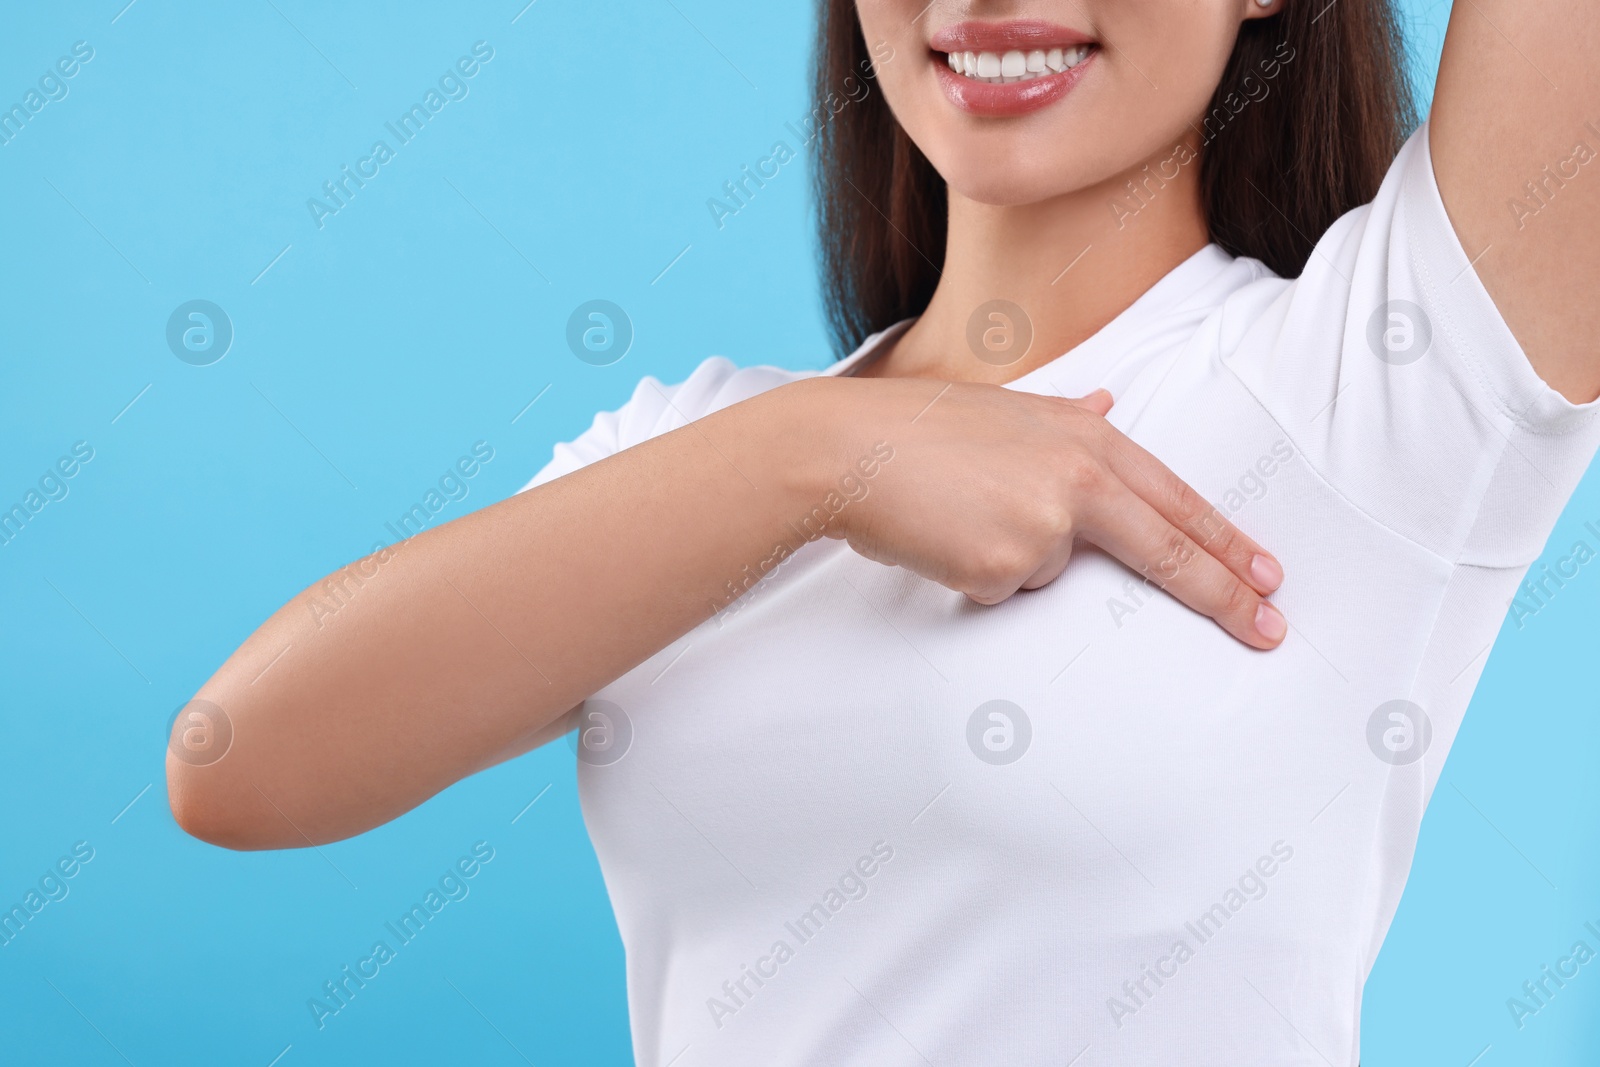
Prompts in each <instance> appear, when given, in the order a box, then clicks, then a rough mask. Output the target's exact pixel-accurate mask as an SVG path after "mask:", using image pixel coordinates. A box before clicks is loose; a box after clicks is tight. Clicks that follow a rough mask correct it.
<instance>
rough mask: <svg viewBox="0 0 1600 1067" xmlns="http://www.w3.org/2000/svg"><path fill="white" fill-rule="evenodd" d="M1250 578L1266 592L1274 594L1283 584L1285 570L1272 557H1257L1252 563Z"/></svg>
mask: <svg viewBox="0 0 1600 1067" xmlns="http://www.w3.org/2000/svg"><path fill="white" fill-rule="evenodd" d="M1250 577H1252V578H1254V579H1255V580H1256V585H1257V586H1259V587H1260V588H1261V589H1262V590H1263V591H1264V592H1268V593H1270V592H1272V591H1273V590H1274V589H1276V588H1278V586H1280V585H1282V584H1283V568H1282V567H1280V566H1278V561H1277V560H1275V559H1273V558H1272V557H1271V556H1257V557H1256V558H1255V559H1253V560H1251V561H1250Z"/></svg>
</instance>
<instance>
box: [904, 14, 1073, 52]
mask: <svg viewBox="0 0 1600 1067" xmlns="http://www.w3.org/2000/svg"><path fill="white" fill-rule="evenodd" d="M1093 43H1094V38H1092V37H1089V36H1088V35H1086V34H1082V33H1079V32H1078V31H1077V30H1073V29H1068V28H1067V27H1065V26H1058V25H1056V24H1055V23H1053V22H1042V21H1040V20H1038V19H1014V20H1012V21H1010V22H957V23H955V24H954V25H952V26H946V27H944V29H942V30H940V31H939V32H938V33H936V34H934V35H933V40H931V41H929V42H928V44H929V46H930V47H931V48H932V49H933V50H934V51H936V52H1009V51H1024V52H1026V51H1029V50H1032V49H1038V48H1071V47H1074V46H1075V45H1080V44H1093Z"/></svg>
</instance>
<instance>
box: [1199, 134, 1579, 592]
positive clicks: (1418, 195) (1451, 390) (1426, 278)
mask: <svg viewBox="0 0 1600 1067" xmlns="http://www.w3.org/2000/svg"><path fill="white" fill-rule="evenodd" d="M1493 254H1494V250H1493V248H1492V247H1491V248H1489V249H1473V250H1472V255H1469V254H1468V251H1467V250H1466V249H1463V248H1462V246H1461V242H1460V240H1459V239H1458V238H1457V236H1456V232H1455V229H1454V227H1453V226H1452V225H1451V223H1450V219H1449V216H1448V214H1447V213H1446V211H1445V207H1444V203H1443V200H1442V199H1441V198H1440V195H1439V188H1438V185H1437V183H1436V181H1435V178H1434V172H1433V162H1432V158H1431V155H1430V152H1429V147H1428V127H1427V126H1426V125H1424V126H1423V127H1421V128H1420V129H1419V130H1418V131H1417V132H1416V133H1415V134H1414V135H1413V136H1412V137H1411V139H1410V140H1409V141H1408V142H1407V143H1406V145H1405V147H1404V148H1403V149H1402V150H1401V152H1400V154H1399V155H1398V156H1397V157H1396V159H1395V161H1394V163H1393V165H1392V166H1391V167H1390V169H1389V172H1388V174H1387V176H1386V177H1385V179H1384V182H1383V185H1382V188H1381V189H1380V190H1379V192H1378V195H1377V197H1376V198H1375V199H1374V200H1373V202H1372V203H1371V204H1368V205H1366V206H1364V207H1361V208H1359V209H1357V210H1355V211H1352V212H1350V213H1349V214H1347V215H1345V216H1344V217H1342V218H1341V219H1339V220H1338V221H1337V222H1336V223H1335V224H1334V225H1333V226H1332V227H1330V228H1329V230H1328V232H1327V233H1326V234H1325V235H1324V236H1323V238H1322V239H1321V240H1320V241H1318V242H1317V245H1316V247H1315V250H1314V251H1313V252H1312V255H1311V258H1310V261H1309V262H1308V264H1307V266H1306V269H1305V271H1304V273H1303V274H1302V275H1301V276H1300V278H1298V279H1296V280H1295V281H1293V282H1289V283H1284V282H1282V281H1276V280H1271V279H1268V280H1266V281H1263V282H1261V283H1257V285H1256V286H1253V287H1249V288H1247V289H1246V290H1245V291H1242V292H1241V293H1239V294H1237V295H1236V296H1235V298H1234V299H1233V300H1231V301H1230V307H1228V308H1225V309H1224V315H1223V321H1222V324H1221V328H1222V331H1223V338H1222V342H1223V343H1222V349H1223V360H1224V362H1225V363H1226V364H1227V365H1228V366H1229V367H1230V368H1231V370H1232V371H1233V373H1234V374H1235V375H1236V376H1237V377H1238V378H1239V379H1240V381H1241V382H1243V384H1244V385H1245V387H1246V388H1248V389H1249V390H1250V391H1251V392H1252V393H1253V394H1254V395H1255V397H1256V399H1257V400H1258V401H1259V402H1260V403H1261V404H1262V405H1263V406H1264V407H1265V408H1266V409H1267V411H1268V412H1269V413H1270V414H1271V415H1272V417H1273V418H1274V420H1275V421H1276V422H1277V423H1278V424H1279V425H1280V426H1281V427H1282V428H1283V430H1284V431H1285V432H1286V433H1287V434H1289V435H1290V436H1291V437H1292V438H1293V439H1294V440H1295V442H1296V444H1297V445H1298V447H1299V449H1300V452H1301V454H1302V455H1303V456H1304V457H1305V458H1306V460H1307V461H1308V462H1309V463H1310V464H1311V466H1312V467H1313V468H1314V469H1316V470H1317V472H1318V473H1319V474H1320V475H1321V476H1322V478H1323V479H1324V480H1325V481H1327V482H1328V483H1329V484H1330V485H1331V486H1332V487H1333V488H1334V489H1335V490H1337V491H1338V492H1339V493H1340V494H1341V495H1343V496H1344V497H1345V498H1346V499H1347V500H1348V501H1350V502H1351V503H1352V504H1353V505H1355V506H1356V507H1358V508H1360V509H1361V510H1362V511H1364V512H1365V513H1366V514H1367V515H1369V516H1370V517H1371V518H1373V519H1374V520H1375V521H1377V522H1379V523H1382V524H1383V525H1384V526H1386V527H1388V528H1389V529H1391V530H1393V531H1394V532H1396V533H1399V534H1400V535H1402V536H1404V537H1407V538H1409V539H1411V540H1413V541H1415V542H1417V543H1418V544H1420V545H1422V546H1423V547H1425V548H1427V549H1429V550H1430V551H1432V552H1434V553H1437V554H1439V555H1441V556H1443V557H1444V558H1446V559H1447V560H1449V561H1450V562H1452V563H1457V564H1471V565H1479V566H1489V567H1521V566H1525V565H1526V564H1528V563H1530V562H1531V561H1533V560H1534V559H1535V558H1536V557H1537V556H1538V554H1539V552H1540V551H1541V550H1542V548H1543V545H1544V540H1545V538H1546V537H1547V536H1548V534H1549V532H1550V529H1551V528H1552V527H1553V526H1554V524H1555V521H1556V519H1557V517H1558V516H1559V514H1560V512H1561V508H1562V507H1563V506H1564V505H1565V503H1566V501H1567V499H1568V497H1569V496H1570V495H1571V493H1572V491H1573V489H1574V488H1575V487H1576V486H1577V483H1578V481H1579V479H1580V478H1581V477H1582V475H1583V472H1584V470H1585V469H1586V468H1587V466H1588V463H1589V460H1590V458H1591V457H1592V456H1593V455H1594V452H1595V448H1596V444H1597V443H1600V419H1597V417H1596V416H1597V414H1600V407H1597V405H1596V404H1594V403H1590V404H1573V403H1572V402H1570V401H1568V400H1567V399H1566V398H1564V397H1563V396H1562V395H1561V394H1559V393H1557V392H1556V391H1555V390H1553V389H1551V388H1550V387H1549V386H1548V385H1546V384H1545V383H1544V381H1543V380H1541V379H1540V378H1539V376H1538V374H1537V373H1536V372H1535V371H1534V369H1533V366H1532V365H1531V364H1530V363H1529V362H1528V359H1527V356H1526V355H1525V354H1524V353H1523V351H1522V348H1521V346H1520V345H1519V344H1518V343H1517V340H1516V338H1515V337H1514V336H1512V333H1511V331H1510V329H1509V328H1508V327H1507V326H1506V323H1505V321H1504V319H1503V318H1502V317H1501V315H1500V313H1499V311H1498V310H1497V309H1496V307H1495V305H1494V302H1493V301H1492V300H1491V299H1490V297H1489V294H1488V292H1487V291H1486V290H1485V289H1484V287H1483V284H1482V282H1481V281H1480V280H1479V278H1478V275H1477V272H1476V271H1475V270H1474V261H1475V259H1476V258H1480V257H1482V256H1484V255H1493ZM1273 286H1276V288H1273ZM1252 289H1253V290H1254V292H1252V291H1251V290H1252ZM1262 301H1265V302H1266V306H1265V307H1263V306H1262Z"/></svg>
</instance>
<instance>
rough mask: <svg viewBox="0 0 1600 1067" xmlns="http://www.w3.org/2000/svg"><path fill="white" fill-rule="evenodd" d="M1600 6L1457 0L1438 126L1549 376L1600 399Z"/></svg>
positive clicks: (1478, 241)
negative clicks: (1598, 58)
mask: <svg viewBox="0 0 1600 1067" xmlns="http://www.w3.org/2000/svg"><path fill="white" fill-rule="evenodd" d="M1597 57H1600V4H1596V3H1595V0H1546V2H1544V3H1527V2H1526V0H1455V5H1454V8H1453V10H1452V12H1451V15H1450V28H1449V32H1448V34H1447V35H1446V38H1445V45H1444V56H1443V59H1442V60H1441V62H1440V65H1439V79H1438V87H1437V90H1436V92H1435V95H1434V102H1433V112H1432V116H1431V119H1430V137H1431V147H1432V150H1433V160H1434V171H1435V173H1436V175H1437V178H1438V182H1439V190H1440V193H1441V194H1442V195H1443V198H1444V204H1445V208H1446V210H1447V211H1448V212H1449V214H1450V220H1451V222H1452V223H1453V224H1454V226H1455V229H1456V233H1457V235H1458V236H1459V237H1460V238H1461V243H1462V246H1463V247H1464V248H1465V249H1466V252H1467V255H1468V256H1469V257H1472V258H1473V259H1474V260H1475V263H1476V269H1477V272H1478V275H1479V277H1480V278H1482V280H1483V285H1484V288H1486V289H1487V290H1488V292H1489V295H1490V296H1491V297H1492V298H1493V299H1494V302H1495V305H1496V306H1497V307H1498V308H1499V310H1500V314H1501V315H1502V316H1503V317H1504V318H1505V321H1506V324H1507V325H1508V326H1509V327H1510V328H1511V332H1512V333H1513V334H1514V335H1515V336H1516V338H1517V340H1518V342H1520V343H1521V345H1522V348H1523V351H1525V352H1526V353H1527V355H1528V359H1529V361H1530V362H1532V364H1533V367H1534V369H1535V370H1536V371H1538V373H1539V376H1540V377H1541V378H1543V379H1544V380H1545V382H1546V383H1548V384H1549V385H1550V386H1551V387H1552V388H1554V389H1556V390H1557V391H1559V392H1560V393H1562V394H1563V395H1564V396H1565V397H1566V398H1567V399H1568V400H1571V401H1573V402H1575V403H1584V402H1587V401H1590V400H1593V399H1595V398H1596V397H1597V396H1600V63H1597V62H1596V59H1597Z"/></svg>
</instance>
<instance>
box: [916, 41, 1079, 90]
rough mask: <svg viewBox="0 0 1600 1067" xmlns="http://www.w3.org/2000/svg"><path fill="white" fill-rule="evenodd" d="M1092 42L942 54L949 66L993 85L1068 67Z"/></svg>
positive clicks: (1041, 75)
mask: <svg viewBox="0 0 1600 1067" xmlns="http://www.w3.org/2000/svg"><path fill="white" fill-rule="evenodd" d="M1092 49H1093V46H1092V45H1086V44H1080V45H1077V46H1075V47H1073V48H1052V49H1050V50H1049V51H1045V50H1043V49H1034V50H1033V51H1031V52H1022V51H1017V50H1012V51H1010V52H1005V53H1000V52H951V53H949V54H948V55H946V56H945V61H946V62H947V63H949V64H950V69H951V70H953V71H955V72H956V73H957V74H960V75H963V76H964V77H968V78H972V79H973V80H974V81H983V82H989V83H991V84H994V85H1009V84H1010V83H1012V82H1019V81H1031V80H1032V79H1034V78H1043V77H1046V76H1047V75H1050V74H1059V73H1061V72H1062V71H1064V70H1071V69H1072V68H1073V67H1076V66H1077V65H1078V64H1079V63H1082V62H1083V61H1084V60H1085V59H1088V58H1089V53H1090V51H1091V50H1092Z"/></svg>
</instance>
